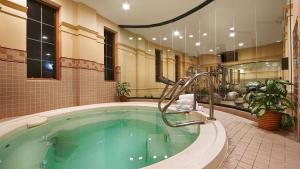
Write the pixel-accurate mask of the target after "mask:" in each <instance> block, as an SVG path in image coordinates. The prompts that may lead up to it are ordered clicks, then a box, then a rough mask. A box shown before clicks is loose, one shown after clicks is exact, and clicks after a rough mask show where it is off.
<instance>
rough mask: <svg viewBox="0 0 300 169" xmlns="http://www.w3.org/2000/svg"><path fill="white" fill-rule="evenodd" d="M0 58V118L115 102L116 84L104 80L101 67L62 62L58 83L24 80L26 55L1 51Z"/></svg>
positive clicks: (92, 63) (6, 50) (78, 62)
mask: <svg viewBox="0 0 300 169" xmlns="http://www.w3.org/2000/svg"><path fill="white" fill-rule="evenodd" d="M0 55H1V56H0V119H3V118H8V117H14V116H21V115H27V114H33V113H37V112H42V111H47V110H52V109H58V108H63V107H70V106H78V105H86V104H95V103H103V102H112V101H115V95H116V94H115V93H116V92H115V82H106V81H104V72H103V65H100V64H97V63H94V62H89V61H78V60H72V59H65V60H68V61H65V62H64V60H63V59H62V67H61V79H60V80H39V79H27V78H26V63H25V58H26V53H25V52H23V51H15V50H12V49H5V48H0ZM66 62H68V64H66ZM70 62H71V63H75V64H76V65H75V66H74V65H72V64H70ZM68 65H69V66H68Z"/></svg>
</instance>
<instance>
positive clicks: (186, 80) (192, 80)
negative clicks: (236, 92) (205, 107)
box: [158, 72, 215, 127]
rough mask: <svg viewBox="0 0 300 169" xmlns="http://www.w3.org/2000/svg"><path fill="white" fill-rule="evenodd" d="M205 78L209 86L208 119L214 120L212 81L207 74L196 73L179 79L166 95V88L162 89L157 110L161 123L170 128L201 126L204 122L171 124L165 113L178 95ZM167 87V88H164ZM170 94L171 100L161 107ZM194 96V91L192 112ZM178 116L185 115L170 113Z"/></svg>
mask: <svg viewBox="0 0 300 169" xmlns="http://www.w3.org/2000/svg"><path fill="white" fill-rule="evenodd" d="M203 76H204V77H207V80H208V85H209V119H210V120H214V119H215V118H214V107H213V86H212V79H211V74H210V73H209V72H203V73H197V74H195V75H194V76H193V77H188V78H181V79H179V81H177V82H176V83H175V84H174V85H173V87H172V88H171V89H170V90H169V91H168V92H167V93H166V91H167V88H165V89H164V91H163V93H162V95H161V98H160V100H159V102H158V109H159V111H160V112H161V113H162V119H163V121H164V122H165V123H166V124H167V125H168V126H170V127H182V126H188V125H195V124H203V123H204V122H202V121H185V122H178V123H175V124H172V123H170V122H169V121H168V119H167V115H168V114H169V113H167V110H168V108H169V107H170V106H171V104H172V103H173V102H174V101H175V100H176V99H177V98H178V97H179V95H180V94H182V93H183V92H184V91H185V90H186V89H187V88H188V87H190V86H191V85H192V84H193V83H195V82H196V80H198V78H199V77H203ZM183 83H184V85H183V86H182V87H181V88H180V90H179V91H178V92H177V93H176V94H175V96H174V97H173V94H174V93H175V91H176V90H177V88H178V87H179V86H180V85H181V84H183ZM166 87H168V86H166ZM170 94H171V99H170V100H169V101H168V102H167V103H166V104H165V105H164V106H163V107H162V102H164V101H165V100H166V98H167V96H168V95H170ZM195 104H197V102H196V94H195V90H194V105H193V110H195V109H196V105H195ZM177 113H178V114H179V113H186V112H176V113H170V114H177Z"/></svg>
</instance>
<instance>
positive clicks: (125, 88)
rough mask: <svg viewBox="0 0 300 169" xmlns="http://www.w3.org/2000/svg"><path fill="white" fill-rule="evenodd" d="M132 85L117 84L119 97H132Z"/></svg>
mask: <svg viewBox="0 0 300 169" xmlns="http://www.w3.org/2000/svg"><path fill="white" fill-rule="evenodd" d="M129 87H130V84H129V83H128V82H118V83H117V95H118V96H130V92H131V90H130V89H129Z"/></svg>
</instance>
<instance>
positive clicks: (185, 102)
mask: <svg viewBox="0 0 300 169" xmlns="http://www.w3.org/2000/svg"><path fill="white" fill-rule="evenodd" d="M176 103H177V104H179V105H192V104H193V100H190V99H179V100H177V101H176Z"/></svg>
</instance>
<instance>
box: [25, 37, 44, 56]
mask: <svg viewBox="0 0 300 169" xmlns="http://www.w3.org/2000/svg"><path fill="white" fill-rule="evenodd" d="M27 58H30V59H38V60H41V42H38V41H34V40H30V39H27Z"/></svg>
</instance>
